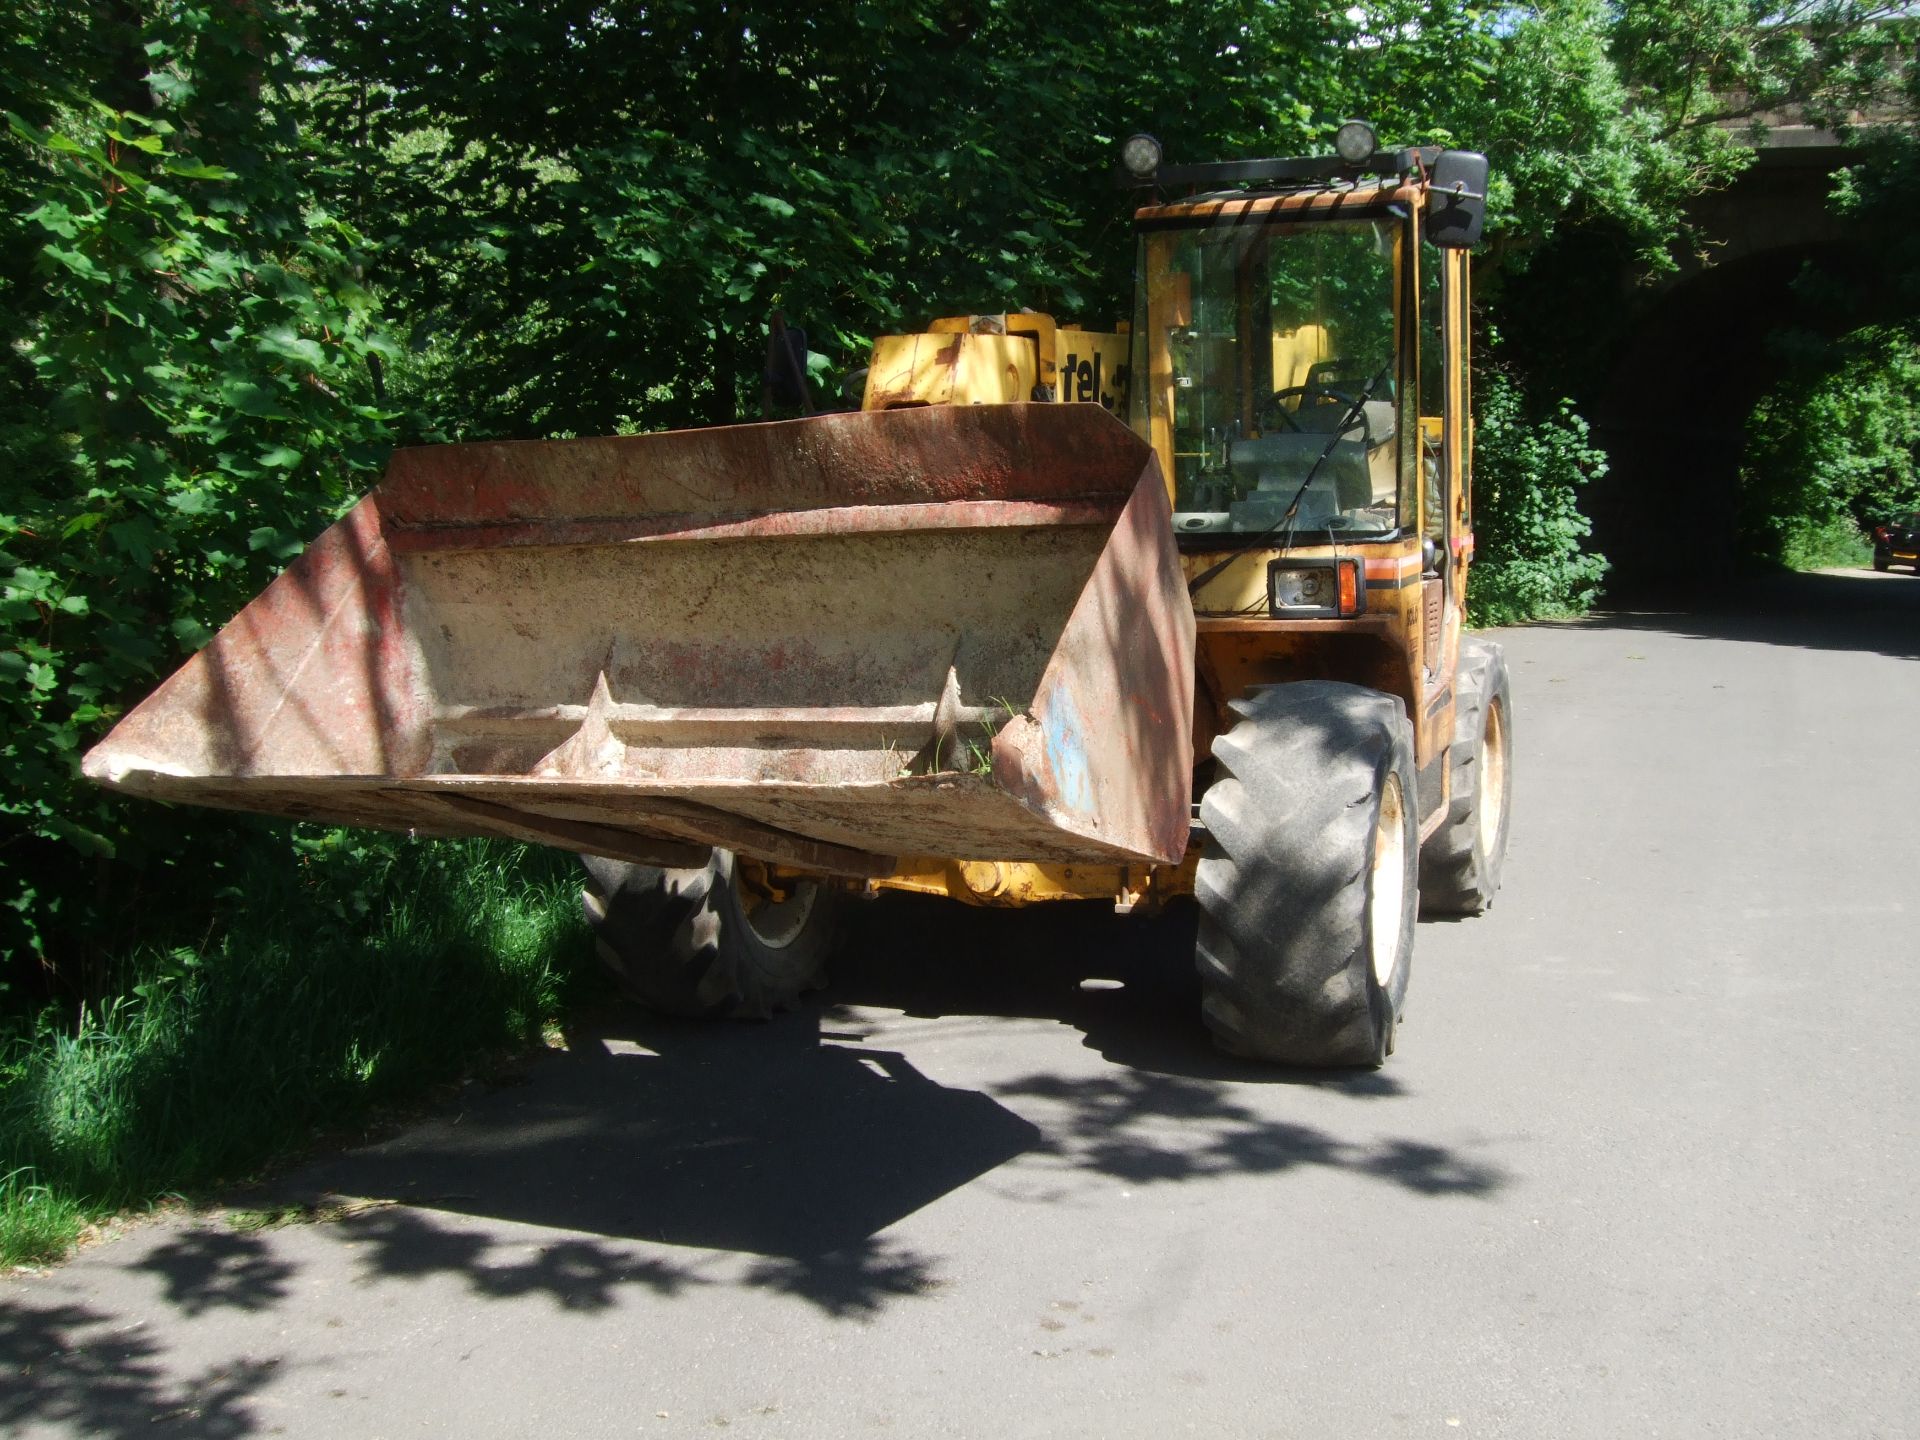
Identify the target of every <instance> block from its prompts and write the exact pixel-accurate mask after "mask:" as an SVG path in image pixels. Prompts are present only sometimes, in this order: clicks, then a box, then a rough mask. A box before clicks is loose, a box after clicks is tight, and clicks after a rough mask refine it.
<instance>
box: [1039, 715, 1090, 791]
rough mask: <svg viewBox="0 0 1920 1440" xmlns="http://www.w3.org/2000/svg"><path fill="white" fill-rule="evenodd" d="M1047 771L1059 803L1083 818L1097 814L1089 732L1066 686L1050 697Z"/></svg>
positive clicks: (1047, 732)
mask: <svg viewBox="0 0 1920 1440" xmlns="http://www.w3.org/2000/svg"><path fill="white" fill-rule="evenodd" d="M1046 746H1047V769H1048V770H1049V771H1050V772H1051V773H1052V776H1053V785H1054V792H1055V794H1056V795H1057V796H1058V798H1059V802H1060V803H1061V804H1063V805H1065V806H1066V807H1067V808H1068V809H1070V810H1076V811H1078V812H1080V813H1081V814H1083V815H1090V814H1092V813H1093V776H1092V775H1091V774H1090V773H1089V772H1088V770H1087V729H1086V725H1085V724H1084V723H1083V722H1082V721H1081V719H1080V708H1079V706H1077V705H1075V704H1074V703H1073V695H1072V694H1071V693H1070V692H1069V691H1068V690H1067V689H1066V688H1065V687H1064V686H1062V687H1061V688H1059V689H1056V690H1055V691H1054V692H1053V694H1052V695H1051V696H1049V697H1048V703H1047V731H1046Z"/></svg>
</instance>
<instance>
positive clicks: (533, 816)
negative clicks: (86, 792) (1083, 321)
mask: <svg viewBox="0 0 1920 1440" xmlns="http://www.w3.org/2000/svg"><path fill="white" fill-rule="evenodd" d="M1192 683H1193V617H1192V611H1191V608H1190V607H1189V605H1188V603H1187V599H1186V591H1185V586H1184V582H1183V581H1182V578H1181V576H1180V573H1179V565H1178V560H1177V556H1176V555H1175V553H1174V546H1173V539H1172V533H1171V523H1170V516H1169V513H1168V508H1167V502H1166V495H1165V488H1164V485H1163V483H1162V481H1161V479H1160V476H1159V471H1158V466H1157V464H1156V463H1155V462H1154V460H1153V458H1152V455H1151V452H1150V451H1149V450H1148V448H1147V446H1146V445H1145V444H1144V443H1143V442H1141V441H1140V440H1139V439H1138V438H1137V437H1136V436H1134V435H1133V433H1132V432H1131V431H1130V430H1128V429H1127V428H1126V427H1125V426H1124V425H1122V424H1120V423H1119V422H1117V421H1115V420H1114V419H1113V418H1112V417H1110V416H1108V415H1107V414H1105V413H1104V412H1103V411H1101V410H1099V409H1097V408H1096V407H1093V406H1085V407H1081V406H1047V405H1011V406H978V407H964V408H962V407H952V408H925V409H914V410H903V411H892V412H877V413H867V414H854V415H832V416H820V417H814V418H811V419H807V420H799V421H788V422H781V423H777V424H768V425H750V426H734V427H727V428H724V429H718V430H707V431H684V432H674V433H669V434H663V435H648V436H631V437H620V438H613V439H598V440H573V441H552V442H525V443H518V444H495V445H462V446H444V447H434V448H428V449H420V450H412V451H403V452H401V453H400V454H399V455H397V456H396V457H395V459H394V462H393V464H392V466H391V467H390V468H389V471H388V474H387V478H386V480H385V482H384V483H383V484H382V486H381V487H380V488H379V489H378V490H377V491H375V492H374V494H373V495H371V496H369V497H368V498H367V499H366V500H364V501H362V502H361V504H360V505H359V506H357V507H356V508H355V509H354V511H353V512H352V513H351V514H350V515H349V516H348V517H347V518H346V519H345V520H343V521H341V522H340V524H338V525H336V526H335V527H334V528H333V529H331V530H329V531H328V532H327V533H326V534H325V535H323V536H322V537H320V539H319V540H317V541H315V543H314V544H313V545H312V546H311V547H310V548H309V549H308V551H307V553H306V554H305V555H303V556H302V557H301V558H300V559H299V560H298V561H296V562H295V563H294V564H293V565H292V566H291V567H289V569H288V570H287V571H286V573H285V574H283V575H282V576H281V577H280V578H279V579H278V580H276V581H275V582H274V583H273V584H272V585H271V586H269V587H268V589H267V590H266V591H265V592H263V593H262V595H261V596H260V597H259V598H258V599H256V600H255V601H254V602H253V603H252V604H251V605H249V606H248V607H247V609H246V610H244V611H243V612H242V613H241V614H240V615H239V616H238V617H236V619H235V620H234V621H233V622H232V623H231V624H229V625H228V626H227V627H226V628H225V629H224V630H222V631H221V633H220V634H219V635H218V636H217V637H216V638H215V639H214V641H213V642H212V643H211V644H209V645H208V646H207V648H206V649H205V650H203V651H202V652H201V653H200V654H199V655H197V656H195V657H194V658H193V659H192V660H191V661H189V662H188V664H187V665H186V666H185V667H183V668H182V669H181V670H180V671H179V672H178V673H177V674H176V675H174V676H173V677H172V678H171V679H169V680H168V681H167V682H166V683H165V684H164V685H162V686H161V687H160V689H159V690H158V691H156V692H155V694H154V695H153V696H152V697H151V698H149V699H148V700H147V701H146V702H145V703H144V704H142V705H141V706H139V707H138V708H137V709H135V710H134V711H133V712H132V713H131V714H129V715H128V716H127V717H126V718H125V719H124V720H123V721H122V722H121V724H120V725H119V726H118V727H117V728H116V729H115V730H114V731H113V733H112V734H111V735H109V736H108V737H107V738H106V740H104V741H103V742H102V743H101V744H100V745H99V746H98V747H96V748H95V749H94V750H93V751H92V752H91V753H90V754H89V755H88V756H87V759H86V762H85V768H86V773H87V774H88V775H90V776H92V777H93V778H95V779H97V780H100V781H102V782H103V783H106V784H110V785H115V786H118V787H120V788H122V789H126V790H130V791H134V792H137V793H142V794H148V795H153V796H156V797H159V798H164V799H171V800H181V801H188V802H192V803H200V804H209V805H216V806H226V807H232V808H241V809H253V810H261V811H266V812H268V813H276V814H294V815H301V816H306V817H310V818H314V819H324V820H331V821H338V822H344V823H354V824H366V825H373V826H379V827H385V828H413V829H420V830H424V831H428V832H432V833H479V834H501V835H514V836H518V837H519V838H524V839H533V840H539V841H541V842H542V843H549V844H557V845H562V846H565V847H567V848H572V849H577V850H581V851H585V852H587V853H597V854H607V855H612V856H615V857H616V858H626V859H635V860H648V861H653V862H654V863H684V859H683V858H681V857H685V856H687V855H689V854H692V853H697V851H698V849H699V847H703V846H705V845H709V844H723V845H727V846H730V847H731V848H733V849H736V850H739V851H741V852H742V853H745V854H750V855H757V856H760V857H762V858H765V859H768V860H772V861H777V862H780V863H784V864H788V865H793V866H798V867H801V868H806V869H811V870H814V871H818V872H820V873H831V874H846V875H873V874H878V873H883V872H884V871H885V870H886V868H887V866H888V864H889V863H890V859H889V857H892V856H897V855H901V854H914V855H930V856H936V857H945V858H955V859H1006V860H1036V861H1049V862H1056V863H1063V862H1070V861H1101V862H1105V863H1124V862H1126V861H1129V860H1156V861H1172V860H1176V859H1178V858H1179V857H1180V855H1181V854H1182V853H1183V852H1184V850H1185V848H1186V838H1187V828H1188V813H1189V809H1188V807H1189V803H1190V796H1189V793H1188V791H1189V787H1190V772H1191V765H1192V746H1191V730H1190V724H1191V720H1190V715H1191V703H1192Z"/></svg>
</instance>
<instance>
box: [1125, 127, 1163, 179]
mask: <svg viewBox="0 0 1920 1440" xmlns="http://www.w3.org/2000/svg"><path fill="white" fill-rule="evenodd" d="M1120 163H1121V164H1122V165H1123V166H1125V167H1126V171H1127V173H1128V174H1129V175H1131V176H1133V177H1134V178H1135V179H1138V180H1145V179H1147V178H1148V177H1150V176H1151V175H1152V174H1153V172H1154V171H1156V170H1158V169H1159V168H1160V142H1159V141H1158V140H1156V139H1154V138H1153V136H1151V135H1130V136H1128V137H1127V140H1126V143H1124V144H1123V145H1121V147H1120Z"/></svg>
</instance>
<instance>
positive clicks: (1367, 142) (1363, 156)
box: [1333, 120, 1380, 165]
mask: <svg viewBox="0 0 1920 1440" xmlns="http://www.w3.org/2000/svg"><path fill="white" fill-rule="evenodd" d="M1379 148H1380V141H1379V139H1378V138H1377V137H1376V136H1375V135H1374V133H1373V126H1371V125H1369V124H1368V123H1367V122H1366V121H1364V120H1349V121H1347V123H1346V124H1344V125H1342V126H1341V127H1340V128H1339V129H1338V130H1337V131H1335V132H1334V136H1333V149H1334V153H1335V154H1337V155H1338V156H1339V157H1340V158H1341V159H1342V160H1344V161H1346V162H1347V164H1349V165H1363V164H1365V163H1366V162H1367V161H1369V160H1371V159H1372V158H1373V152H1374V151H1375V150H1378V149H1379Z"/></svg>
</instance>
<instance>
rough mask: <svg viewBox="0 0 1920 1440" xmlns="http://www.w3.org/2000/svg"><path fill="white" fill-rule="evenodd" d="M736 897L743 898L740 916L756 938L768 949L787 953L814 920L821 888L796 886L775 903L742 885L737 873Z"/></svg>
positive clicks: (803, 884) (808, 882) (807, 882)
mask: <svg viewBox="0 0 1920 1440" xmlns="http://www.w3.org/2000/svg"><path fill="white" fill-rule="evenodd" d="M733 891H734V894H735V895H737V896H739V897H740V914H741V915H742V916H743V917H744V918H745V920H746V922H747V928H748V929H749V930H751V931H753V934H754V938H755V939H756V940H758V941H759V942H760V943H761V944H762V945H764V946H766V947H767V949H769V950H784V949H786V948H787V946H789V945H791V944H793V942H794V941H796V940H798V939H799V938H800V935H801V933H802V932H803V931H804V930H805V929H806V928H807V921H809V920H811V919H812V918H813V906H814V902H815V901H816V900H818V899H819V898H820V887H819V886H818V885H815V884H813V883H812V882H811V881H802V882H801V883H800V884H798V885H795V886H794V887H793V889H792V891H791V892H790V893H789V894H788V896H787V898H786V899H784V900H774V899H772V898H770V897H768V896H765V895H762V894H760V893H759V892H758V891H755V890H753V889H751V888H749V887H748V886H746V885H742V884H741V883H740V877H739V874H738V873H737V872H736V873H735V875H734V880H733Z"/></svg>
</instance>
